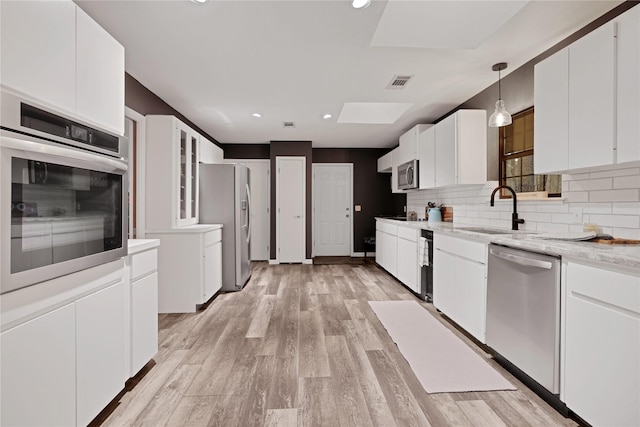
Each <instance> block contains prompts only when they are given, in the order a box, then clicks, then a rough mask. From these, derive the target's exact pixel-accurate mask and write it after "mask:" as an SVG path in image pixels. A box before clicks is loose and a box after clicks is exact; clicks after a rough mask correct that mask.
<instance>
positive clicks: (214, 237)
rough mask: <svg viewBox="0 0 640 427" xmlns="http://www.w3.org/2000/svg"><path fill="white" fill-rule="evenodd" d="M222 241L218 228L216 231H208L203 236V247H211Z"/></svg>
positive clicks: (220, 231) (220, 230)
mask: <svg viewBox="0 0 640 427" xmlns="http://www.w3.org/2000/svg"><path fill="white" fill-rule="evenodd" d="M221 240H222V229H221V228H219V229H217V230H213V231H209V232H208V233H205V234H204V246H205V247H206V246H211V245H213V244H214V243H216V242H219V241H221Z"/></svg>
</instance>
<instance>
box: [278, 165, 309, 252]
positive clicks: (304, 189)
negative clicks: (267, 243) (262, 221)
mask: <svg viewBox="0 0 640 427" xmlns="http://www.w3.org/2000/svg"><path fill="white" fill-rule="evenodd" d="M282 160H300V161H301V162H302V221H301V223H302V254H301V255H302V256H301V258H300V259H301V262H302V263H303V264H311V260H308V259H307V236H306V234H307V233H306V228H307V216H306V208H307V206H306V201H307V176H306V175H307V158H306V157H304V156H276V174H277V175H276V259H275V263H276V264H280V250H279V249H280V162H281V161H282Z"/></svg>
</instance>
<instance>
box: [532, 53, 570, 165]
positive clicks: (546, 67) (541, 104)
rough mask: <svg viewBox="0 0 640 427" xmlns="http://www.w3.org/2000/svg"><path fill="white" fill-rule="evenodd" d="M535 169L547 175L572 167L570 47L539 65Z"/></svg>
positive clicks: (535, 93)
mask: <svg viewBox="0 0 640 427" xmlns="http://www.w3.org/2000/svg"><path fill="white" fill-rule="evenodd" d="M534 99H535V120H534V123H533V126H534V130H533V134H534V138H535V150H534V152H533V153H534V169H535V173H537V174H545V173H551V172H557V171H562V170H566V169H568V168H569V126H568V125H567V123H568V122H569V48H564V49H562V50H561V51H559V52H558V53H556V54H555V55H552V56H550V57H549V58H547V59H545V60H544V61H541V62H539V63H537V64H536V65H535V71H534Z"/></svg>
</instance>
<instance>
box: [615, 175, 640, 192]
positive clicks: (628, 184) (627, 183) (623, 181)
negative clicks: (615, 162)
mask: <svg viewBox="0 0 640 427" xmlns="http://www.w3.org/2000/svg"><path fill="white" fill-rule="evenodd" d="M613 188H616V189H618V188H640V175H633V176H621V177H618V178H613Z"/></svg>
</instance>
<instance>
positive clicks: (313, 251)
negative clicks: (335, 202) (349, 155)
mask: <svg viewBox="0 0 640 427" xmlns="http://www.w3.org/2000/svg"><path fill="white" fill-rule="evenodd" d="M317 166H320V167H322V166H331V167H335V166H348V167H349V181H350V184H351V186H350V190H351V191H349V211H350V212H351V213H350V216H349V253H350V254H351V256H352V257H353V256H355V253H354V252H353V215H354V211H353V163H313V164H312V165H311V168H312V171H313V179H312V180H311V194H312V195H313V196H312V198H311V238H312V239H313V240H312V242H313V245H312V246H313V247H312V249H311V256H312V257H315V256H316V255H315V254H316V236H315V233H316V218H315V214H316V197H315V196H316V169H317V168H316V167H317Z"/></svg>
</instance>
